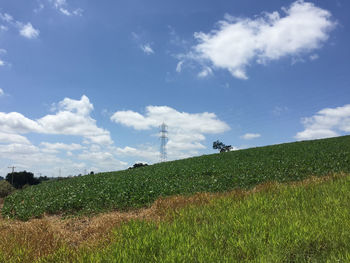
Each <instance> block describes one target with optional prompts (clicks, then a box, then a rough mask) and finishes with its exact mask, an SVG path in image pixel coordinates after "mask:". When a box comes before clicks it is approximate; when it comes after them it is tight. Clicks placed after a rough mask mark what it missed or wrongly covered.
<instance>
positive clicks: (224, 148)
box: [213, 140, 232, 153]
mask: <svg viewBox="0 0 350 263" xmlns="http://www.w3.org/2000/svg"><path fill="white" fill-rule="evenodd" d="M213 149H215V150H219V151H220V152H221V153H223V152H229V151H231V150H232V146H231V145H225V144H223V143H222V142H220V141H219V140H217V141H215V142H213Z"/></svg>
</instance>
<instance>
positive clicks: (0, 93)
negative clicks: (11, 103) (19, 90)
mask: <svg viewBox="0 0 350 263" xmlns="http://www.w3.org/2000/svg"><path fill="white" fill-rule="evenodd" d="M0 66H1V60H0ZM4 94H5V92H4V91H3V90H2V89H1V88H0V97H1V96H3V95H4Z"/></svg>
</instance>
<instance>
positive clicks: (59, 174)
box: [58, 168, 61, 177]
mask: <svg viewBox="0 0 350 263" xmlns="http://www.w3.org/2000/svg"><path fill="white" fill-rule="evenodd" d="M58 177H61V168H60V169H58Z"/></svg>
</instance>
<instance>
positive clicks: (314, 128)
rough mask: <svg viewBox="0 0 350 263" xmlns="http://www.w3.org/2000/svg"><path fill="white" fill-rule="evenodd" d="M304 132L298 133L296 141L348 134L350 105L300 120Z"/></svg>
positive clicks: (321, 111) (327, 109)
mask: <svg viewBox="0 0 350 263" xmlns="http://www.w3.org/2000/svg"><path fill="white" fill-rule="evenodd" d="M302 123H303V125H304V127H305V129H304V131H301V132H298V133H297V134H296V136H295V138H296V139H297V140H312V139H321V138H327V137H335V136H339V135H342V134H344V133H349V132H350V104H348V105H345V106H342V107H337V108H326V109H323V110H320V111H319V112H317V113H316V114H315V115H314V116H312V117H307V118H303V119H302Z"/></svg>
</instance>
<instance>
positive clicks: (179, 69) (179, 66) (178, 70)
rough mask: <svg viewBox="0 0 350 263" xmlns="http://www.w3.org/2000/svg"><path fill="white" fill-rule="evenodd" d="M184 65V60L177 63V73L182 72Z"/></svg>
mask: <svg viewBox="0 0 350 263" xmlns="http://www.w3.org/2000/svg"><path fill="white" fill-rule="evenodd" d="M183 63H184V62H183V61H182V60H181V61H179V62H178V63H177V65H176V72H178V73H180V72H181V70H182V64H183Z"/></svg>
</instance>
